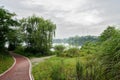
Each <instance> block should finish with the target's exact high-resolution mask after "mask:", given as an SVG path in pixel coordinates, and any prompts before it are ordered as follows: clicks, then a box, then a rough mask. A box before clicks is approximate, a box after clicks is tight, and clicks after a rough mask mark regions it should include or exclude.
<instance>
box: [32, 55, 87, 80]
mask: <svg viewBox="0 0 120 80" xmlns="http://www.w3.org/2000/svg"><path fill="white" fill-rule="evenodd" d="M76 59H77V58H63V57H52V58H49V59H47V60H45V61H44V62H40V63H39V64H37V65H35V66H33V69H32V74H33V76H34V79H35V80H54V79H53V78H54V76H60V75H61V76H62V77H63V78H64V76H67V78H68V79H66V80H75V65H76ZM79 59H80V60H81V61H85V60H84V58H79ZM83 63H84V62H83ZM58 68H59V69H58ZM62 69H64V70H62ZM56 70H57V71H56ZM59 70H60V71H59ZM53 71H54V72H56V73H55V74H54V72H53ZM62 71H63V72H62ZM59 72H61V73H64V72H65V73H64V74H61V73H59ZM57 74H60V75H57ZM60 80H61V79H60ZM63 80H64V79H63Z"/></svg>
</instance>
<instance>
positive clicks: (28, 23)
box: [0, 7, 56, 56]
mask: <svg viewBox="0 0 120 80" xmlns="http://www.w3.org/2000/svg"><path fill="white" fill-rule="evenodd" d="M55 30H56V25H55V24H54V23H53V22H51V21H50V20H45V19H44V18H42V17H38V16H35V15H33V16H29V17H27V18H22V19H20V20H18V19H16V18H15V13H10V12H9V11H8V10H5V9H4V8H3V7H1V8H0V49H1V50H4V49H5V45H6V44H7V45H8V50H15V52H17V53H22V54H23V55H26V56H27V55H31V54H32V53H34V55H36V54H39V55H47V54H49V53H50V48H51V47H52V40H53V37H54V35H55ZM28 53H29V54H28Z"/></svg>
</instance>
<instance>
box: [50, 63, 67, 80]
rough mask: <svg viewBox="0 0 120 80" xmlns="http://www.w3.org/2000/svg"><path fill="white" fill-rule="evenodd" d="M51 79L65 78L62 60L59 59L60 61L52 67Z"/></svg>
mask: <svg viewBox="0 0 120 80" xmlns="http://www.w3.org/2000/svg"><path fill="white" fill-rule="evenodd" d="M51 79H52V80H66V76H65V71H64V63H63V61H61V63H59V64H56V65H54V66H53V67H52V71H51Z"/></svg>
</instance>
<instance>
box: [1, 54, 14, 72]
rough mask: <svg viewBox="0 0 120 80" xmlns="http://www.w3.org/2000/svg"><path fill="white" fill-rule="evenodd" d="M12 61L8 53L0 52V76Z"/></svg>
mask: <svg viewBox="0 0 120 80" xmlns="http://www.w3.org/2000/svg"><path fill="white" fill-rule="evenodd" d="M13 62H14V59H13V58H12V56H10V55H9V54H8V53H5V52H0V74H1V73H3V72H4V71H6V70H7V69H8V68H10V67H11V66H12V64H13Z"/></svg>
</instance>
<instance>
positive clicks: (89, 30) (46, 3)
mask: <svg viewBox="0 0 120 80" xmlns="http://www.w3.org/2000/svg"><path fill="white" fill-rule="evenodd" d="M119 3H120V1H119V0H10V1H8V0H1V1H0V5H2V6H5V8H7V9H8V10H10V11H12V12H16V14H17V15H18V17H19V18H20V17H27V16H30V15H32V14H36V15H37V16H43V17H44V18H45V19H51V20H52V21H53V22H54V23H56V25H57V31H56V33H57V34H56V38H64V37H69V36H73V35H88V34H90V35H99V34H100V33H101V32H102V31H103V30H104V29H105V28H106V26H107V25H112V24H113V25H117V24H118V25H120V23H119V21H120V18H119V17H120V10H119V8H120V5H119Z"/></svg>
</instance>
